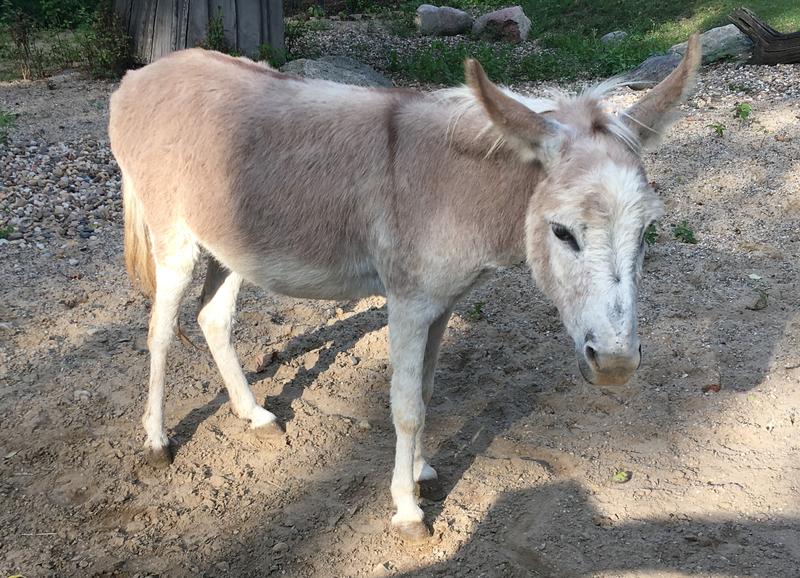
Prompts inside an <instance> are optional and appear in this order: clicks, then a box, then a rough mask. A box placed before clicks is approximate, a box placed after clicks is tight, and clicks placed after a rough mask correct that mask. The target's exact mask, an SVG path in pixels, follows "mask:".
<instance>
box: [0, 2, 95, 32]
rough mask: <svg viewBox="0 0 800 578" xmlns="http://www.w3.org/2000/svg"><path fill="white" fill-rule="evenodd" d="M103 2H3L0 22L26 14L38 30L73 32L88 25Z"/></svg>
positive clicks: (0, 9)
mask: <svg viewBox="0 0 800 578" xmlns="http://www.w3.org/2000/svg"><path fill="white" fill-rule="evenodd" d="M101 1H102V0H2V2H0V22H2V23H4V24H8V23H9V20H13V17H14V15H15V14H18V13H21V14H24V15H25V16H26V17H27V18H28V19H29V20H30V21H31V23H32V24H33V26H35V27H36V28H37V29H43V30H65V29H67V30H73V29H75V28H78V27H79V26H81V25H84V24H86V23H87V22H88V21H89V20H90V19H91V15H92V14H93V13H94V12H95V10H96V9H97V7H98V5H99V4H100V3H101Z"/></svg>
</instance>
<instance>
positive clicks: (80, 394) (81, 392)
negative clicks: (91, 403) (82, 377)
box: [72, 389, 92, 401]
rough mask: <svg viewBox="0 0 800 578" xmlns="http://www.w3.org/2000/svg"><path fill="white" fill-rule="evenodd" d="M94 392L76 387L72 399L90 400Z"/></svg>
mask: <svg viewBox="0 0 800 578" xmlns="http://www.w3.org/2000/svg"><path fill="white" fill-rule="evenodd" d="M91 396H92V394H91V393H90V392H89V391H87V390H85V389H76V390H75V391H73V392H72V399H74V400H75V401H88V400H89V398H90V397H91Z"/></svg>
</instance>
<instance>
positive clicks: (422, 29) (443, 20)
mask: <svg viewBox="0 0 800 578" xmlns="http://www.w3.org/2000/svg"><path fill="white" fill-rule="evenodd" d="M472 22H473V21H472V16H470V15H469V14H467V13H466V12H464V11H463V10H458V9H457V8H451V7H450V6H441V7H439V6H431V5H430V4H422V5H420V7H419V8H417V15H416V16H415V17H414V24H416V26H417V30H418V31H419V33H420V34H424V35H425V36H454V35H456V34H464V33H466V32H469V31H470V30H471V29H472Z"/></svg>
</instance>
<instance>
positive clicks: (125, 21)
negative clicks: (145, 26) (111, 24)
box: [114, 0, 133, 34]
mask: <svg viewBox="0 0 800 578" xmlns="http://www.w3.org/2000/svg"><path fill="white" fill-rule="evenodd" d="M132 10H133V0H114V11H115V12H116V13H117V15H118V16H119V18H120V20H121V21H122V25H123V26H124V27H125V30H130V25H131V11H132ZM129 34H130V32H129Z"/></svg>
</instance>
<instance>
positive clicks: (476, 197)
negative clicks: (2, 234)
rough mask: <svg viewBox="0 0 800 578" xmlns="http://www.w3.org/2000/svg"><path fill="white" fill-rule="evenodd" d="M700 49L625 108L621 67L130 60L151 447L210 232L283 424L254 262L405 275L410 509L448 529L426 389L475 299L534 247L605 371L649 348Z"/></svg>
mask: <svg viewBox="0 0 800 578" xmlns="http://www.w3.org/2000/svg"><path fill="white" fill-rule="evenodd" d="M699 62H700V47H699V43H698V40H697V36H696V35H695V36H693V37H692V38H691V39H690V41H689V45H688V50H687V52H686V55H685V57H684V59H683V61H682V62H681V64H680V65H679V66H678V67H677V69H675V70H674V71H673V72H672V74H670V75H669V76H668V77H667V78H666V79H664V80H663V81H662V82H661V83H660V84H659V85H658V86H656V87H655V88H654V89H652V90H651V91H650V92H649V93H648V94H647V95H646V96H645V97H644V98H643V99H642V100H641V101H640V102H639V103H638V104H636V105H634V106H633V107H632V108H630V109H629V110H627V111H625V112H624V113H621V114H619V115H615V114H611V113H610V112H608V111H607V110H606V107H605V106H604V104H603V101H602V97H603V94H604V90H605V89H607V88H608V87H607V86H605V87H604V86H601V87H599V88H595V89H592V90H589V91H586V92H584V93H583V94H581V95H579V96H574V97H567V96H558V95H557V96H556V97H554V98H553V99H551V100H539V99H530V98H526V97H523V96H520V95H518V94H515V93H513V92H511V91H509V90H506V89H503V88H499V87H498V86H496V85H495V84H493V83H492V82H491V81H490V80H489V79H488V78H487V76H486V74H485V73H484V71H483V69H482V67H481V66H480V64H479V63H478V62H476V61H475V60H467V61H466V63H465V72H466V85H465V86H463V87H461V88H457V89H448V90H443V91H438V92H433V93H430V94H423V93H418V92H414V91H408V90H400V89H372V88H361V87H354V86H346V85H342V84H337V83H333V82H327V81H321V80H309V79H301V78H296V77H293V76H287V75H284V74H281V73H279V72H277V71H275V70H273V69H271V68H269V67H267V66H264V65H261V64H257V63H254V62H251V61H249V60H247V59H244V58H232V57H229V56H225V55H222V54H219V53H215V52H207V51H203V50H200V49H192V50H186V51H182V52H177V53H174V54H172V55H170V56H167V57H165V58H162V59H161V60H158V61H157V62H155V63H153V64H150V65H149V66H146V67H144V68H142V69H140V70H138V71H132V72H128V73H127V74H126V76H125V78H124V79H123V81H122V83H121V85H120V87H119V89H118V90H117V91H116V92H115V93H114V94H113V96H112V97H111V118H110V123H109V134H110V138H111V147H112V150H113V152H114V155H115V157H116V159H117V162H118V163H119V167H120V170H121V172H122V184H123V201H124V210H125V258H126V264H127V267H128V271H129V273H130V275H131V277H132V278H133V279H134V280H138V282H139V283H140V284H141V286H142V288H143V289H144V290H145V292H147V293H149V294H150V295H152V297H153V305H152V314H151V318H150V328H149V336H148V345H149V349H150V383H149V393H148V400H147V407H146V411H145V413H144V417H143V420H142V422H143V424H144V429H145V431H146V434H147V441H146V448H147V449H148V450H149V456H150V460H151V462H153V463H155V464H168V463H170V462H171V460H172V455H171V451H170V448H169V439H168V438H167V434H166V432H165V429H164V418H163V406H164V379H165V365H166V355H167V349H168V347H169V345H170V341H171V340H172V337H173V334H174V333H175V332H176V330H177V315H178V309H179V306H180V303H181V299H182V297H183V295H184V293H185V291H186V288H187V286H188V285H189V283H190V281H191V278H192V272H193V269H194V267H195V263H196V261H197V260H198V258H199V256H200V253H201V250H205V252H207V253H208V255H209V270H208V274H207V278H206V280H205V286H204V288H203V293H202V297H201V304H200V310H199V313H198V322H199V325H200V327H201V329H202V331H203V334H204V336H205V338H206V341H207V342H208V347H209V349H210V351H211V354H212V356H213V358H214V360H215V361H216V363H217V366H218V367H219V371H220V373H221V375H222V378H223V380H224V382H225V386H226V387H227V390H228V392H229V394H230V400H231V405H232V407H233V410H234V412H235V413H236V414H237V415H238V416H240V417H241V418H243V419H246V420H249V422H250V425H251V426H252V428H254V429H255V430H256V431H257V432H261V433H266V434H268V435H281V434H282V432H283V430H282V429H281V427H280V426H279V425H278V423H277V421H276V417H275V415H274V414H272V413H271V412H269V411H268V410H267V409H265V408H264V407H262V406H261V405H259V404H258V403H257V402H256V399H255V397H254V396H253V393H252V391H251V390H250V388H249V386H248V384H247V381H246V379H245V376H244V374H243V372H242V369H241V366H240V363H239V361H238V359H237V355H236V352H235V350H234V348H233V346H232V344H231V324H232V319H233V316H234V312H235V307H236V297H237V293H238V292H239V288H240V286H241V284H242V281H243V280H247V281H249V282H251V283H254V284H257V285H260V286H261V287H264V288H266V289H268V290H271V291H274V292H277V293H280V294H284V295H288V296H293V297H302V298H314V299H354V298H358V297H362V296H367V295H374V294H380V295H385V296H386V298H387V303H388V315H389V347H390V352H391V359H392V364H393V369H394V371H393V375H392V379H391V406H392V417H393V422H394V426H395V430H396V435H397V445H396V454H395V466H394V473H393V476H392V483H391V494H392V498H393V500H394V505H395V507H396V513H395V514H394V516H393V517H392V524H393V526H394V528H395V529H396V530H397V531H398V532H399V533H400V535H401V536H403V537H404V538H405V539H408V540H419V539H423V538H425V537H426V536H428V529H427V527H426V526H425V523H424V518H423V511H422V510H421V509H420V507H419V505H418V502H417V498H416V495H415V490H416V485H415V484H416V483H418V482H422V481H426V480H427V481H431V480H435V479H436V477H437V474H436V471H435V470H434V469H433V468H432V467H431V466H430V465H429V464H428V462H427V461H426V459H425V457H424V455H423V443H422V431H423V426H424V423H425V408H426V405H427V404H428V403H429V402H430V399H431V394H432V391H433V377H434V367H435V365H436V361H437V356H438V352H439V345H440V343H441V339H442V334H443V333H444V331H445V328H446V326H447V323H448V320H449V318H450V315H451V313H452V311H453V307H454V304H455V303H456V302H457V301H458V299H459V298H460V297H461V296H463V295H464V294H465V293H467V292H468V291H469V290H470V288H471V287H472V286H473V285H475V283H476V282H477V281H478V280H479V279H481V278H482V277H484V276H485V275H486V274H487V273H488V272H490V271H492V270H493V269H496V268H498V267H502V266H508V265H512V264H516V263H519V262H521V261H523V260H526V259H527V262H528V264H529V266H530V269H531V271H532V274H533V278H534V280H535V282H536V283H537V284H538V286H539V287H540V288H541V289H542V290H543V291H544V293H545V294H546V295H547V296H549V298H550V299H552V300H553V301H554V302H555V304H556V305H557V307H558V309H559V311H560V313H561V316H562V319H563V322H564V324H565V326H566V329H567V331H568V332H569V334H570V336H571V337H572V339H573V340H574V343H575V350H576V356H577V360H578V366H579V368H580V371H581V373H582V374H583V376H584V377H585V378H586V380H588V381H589V382H591V383H594V384H599V385H614V384H622V383H625V382H627V380H628V379H629V378H630V377H631V375H632V374H633V372H634V371H635V370H636V369H637V367H638V366H639V363H640V360H641V349H640V345H639V339H638V337H637V315H636V301H637V286H638V282H639V277H640V274H641V266H642V258H643V252H644V243H643V235H644V231H645V229H646V228H647V226H648V225H649V224H650V223H651V222H653V221H654V220H655V219H658V218H659V216H660V215H661V212H662V206H661V202H660V200H659V198H658V197H657V196H656V194H655V193H654V191H653V190H652V188H651V187H650V186H649V185H648V180H647V178H646V176H645V171H644V169H643V167H642V163H641V159H640V147H643V146H645V145H648V144H651V143H652V142H653V141H654V140H655V139H656V138H657V137H658V135H659V134H661V133H662V131H663V130H664V129H665V128H666V127H667V125H668V124H670V122H671V118H672V116H673V114H672V113H673V112H674V111H675V109H676V108H677V106H678V105H679V103H681V102H682V101H683V100H684V99H685V98H686V97H687V94H688V92H689V91H690V90H691V87H692V85H693V80H694V77H695V75H696V72H697V69H698V66H699Z"/></svg>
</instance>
